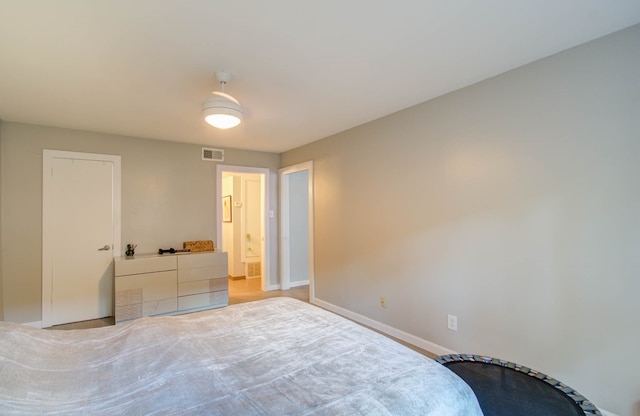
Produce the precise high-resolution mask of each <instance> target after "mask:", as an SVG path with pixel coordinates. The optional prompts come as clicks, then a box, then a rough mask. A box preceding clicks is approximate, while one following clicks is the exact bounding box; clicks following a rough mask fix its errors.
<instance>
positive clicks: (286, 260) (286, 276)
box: [279, 160, 315, 301]
mask: <svg viewBox="0 0 640 416" xmlns="http://www.w3.org/2000/svg"><path fill="white" fill-rule="evenodd" d="M305 170H306V171H307V177H308V182H307V187H308V191H309V192H308V198H309V200H308V202H309V212H308V215H309V231H308V232H309V300H310V301H313V300H315V260H314V252H315V250H314V245H313V242H314V210H313V201H314V189H313V160H309V161H307V162H302V163H298V164H296V165H292V166H287V167H284V168H282V169H280V170H279V174H280V273H281V276H280V281H281V285H282V290H287V289H289V288H291V270H290V264H291V263H290V261H291V245H290V241H291V240H290V226H291V225H290V216H289V201H290V193H289V175H291V174H292V173H297V172H302V171H305Z"/></svg>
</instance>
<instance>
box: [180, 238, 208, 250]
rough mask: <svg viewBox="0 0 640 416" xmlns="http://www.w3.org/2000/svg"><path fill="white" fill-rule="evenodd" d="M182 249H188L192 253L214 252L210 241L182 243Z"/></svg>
mask: <svg viewBox="0 0 640 416" xmlns="http://www.w3.org/2000/svg"><path fill="white" fill-rule="evenodd" d="M182 248H188V249H189V250H191V252H192V253H194V252H198V251H214V250H215V248H214V246H213V241H211V240H199V241H185V242H184V243H182Z"/></svg>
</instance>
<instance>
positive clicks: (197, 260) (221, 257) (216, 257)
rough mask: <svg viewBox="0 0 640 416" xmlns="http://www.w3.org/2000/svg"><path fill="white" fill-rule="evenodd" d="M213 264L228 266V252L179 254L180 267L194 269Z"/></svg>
mask: <svg viewBox="0 0 640 416" xmlns="http://www.w3.org/2000/svg"><path fill="white" fill-rule="evenodd" d="M211 266H224V267H227V253H225V252H213V253H192V254H189V255H184V256H178V268H180V269H193V268H200V267H211ZM225 276H226V273H225Z"/></svg>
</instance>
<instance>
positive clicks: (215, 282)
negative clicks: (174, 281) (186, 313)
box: [178, 277, 229, 296]
mask: <svg viewBox="0 0 640 416" xmlns="http://www.w3.org/2000/svg"><path fill="white" fill-rule="evenodd" d="M228 287H229V279H228V278H226V277H222V278H217V279H209V280H196V281H193V282H184V283H178V296H187V295H196V294H198V293H207V292H217V291H219V290H227V289H228Z"/></svg>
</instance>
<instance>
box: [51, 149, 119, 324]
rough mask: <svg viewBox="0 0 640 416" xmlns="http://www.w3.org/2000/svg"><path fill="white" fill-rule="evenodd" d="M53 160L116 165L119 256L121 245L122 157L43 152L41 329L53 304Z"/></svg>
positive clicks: (115, 229)
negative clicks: (98, 162) (87, 161)
mask: <svg viewBox="0 0 640 416" xmlns="http://www.w3.org/2000/svg"><path fill="white" fill-rule="evenodd" d="M54 159H75V160H91V161H102V162H111V163H113V188H112V189H113V207H112V213H113V250H112V254H113V256H114V257H115V255H116V253H120V250H121V248H120V243H121V230H122V228H121V177H122V172H121V158H120V156H116V155H104V154H97V153H80V152H68V151H62V150H48V149H43V150H42V312H41V318H42V321H41V326H42V328H47V327H49V326H51V322H52V313H53V303H52V286H53V276H52V272H53V252H54V250H53V241H52V236H53V218H52V214H53V179H52V177H51V174H50V172H51V169H53V160H54ZM47 173H49V174H47Z"/></svg>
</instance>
